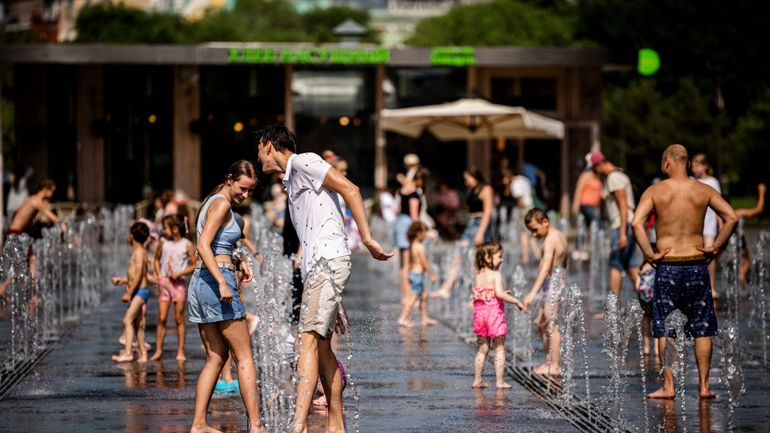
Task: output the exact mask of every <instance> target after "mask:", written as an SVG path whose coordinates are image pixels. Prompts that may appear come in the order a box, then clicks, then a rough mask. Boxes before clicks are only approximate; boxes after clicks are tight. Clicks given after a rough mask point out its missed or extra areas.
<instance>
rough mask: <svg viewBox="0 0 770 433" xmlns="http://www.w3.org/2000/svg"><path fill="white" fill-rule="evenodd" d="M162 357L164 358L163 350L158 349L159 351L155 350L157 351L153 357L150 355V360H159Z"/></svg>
mask: <svg viewBox="0 0 770 433" xmlns="http://www.w3.org/2000/svg"><path fill="white" fill-rule="evenodd" d="M161 358H163V351H162V350H158V351H156V352H155V353H154V354H153V355H152V357H150V361H158V360H160V359H161Z"/></svg>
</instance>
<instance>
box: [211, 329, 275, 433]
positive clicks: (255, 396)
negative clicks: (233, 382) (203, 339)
mask: <svg viewBox="0 0 770 433" xmlns="http://www.w3.org/2000/svg"><path fill="white" fill-rule="evenodd" d="M217 325H218V326H219V329H220V330H221V332H222V336H223V337H224V339H225V341H226V342H227V345H228V346H229V347H230V350H231V353H232V354H233V357H235V364H236V366H237V371H238V384H239V387H240V389H241V398H242V399H243V405H244V406H245V407H246V414H247V415H248V417H249V424H250V426H251V431H250V433H252V432H258V431H264V427H263V426H262V419H261V418H260V415H259V392H258V390H257V367H256V365H254V354H253V353H252V350H251V337H250V336H249V329H248V327H247V326H246V320H226V321H224V322H220V323H218V324H217ZM226 367H229V365H227V366H226Z"/></svg>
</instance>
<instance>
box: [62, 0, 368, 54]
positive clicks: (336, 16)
mask: <svg viewBox="0 0 770 433" xmlns="http://www.w3.org/2000/svg"><path fill="white" fill-rule="evenodd" d="M348 18H352V19H354V20H356V21H357V22H359V23H360V24H361V25H362V26H364V27H366V28H367V29H368V33H367V35H366V37H365V38H364V40H366V41H371V42H376V33H375V32H374V31H373V30H372V29H371V28H370V27H369V21H370V18H369V13H368V12H366V11H360V10H356V9H351V8H348V7H344V6H335V7H332V8H330V9H327V10H313V11H310V12H308V13H307V14H306V15H300V14H299V13H297V12H296V10H295V9H294V7H293V6H292V5H291V4H290V3H289V2H288V1H286V0H239V1H238V2H237V3H236V5H235V7H234V8H233V10H229V11H228V10H219V11H215V12H210V13H208V14H207V15H205V16H204V17H203V18H202V19H200V20H198V21H186V20H184V19H183V18H182V17H180V16H179V15H175V14H168V13H148V12H144V11H142V10H138V9H134V8H130V7H126V6H124V5H123V4H122V3H121V4H117V5H116V4H98V5H94V6H90V7H87V8H85V9H84V10H83V11H82V12H81V13H80V15H79V16H78V20H77V29H78V37H77V40H76V42H79V43H94V42H109V43H169V44H175V43H201V42H214V41H234V42H250V41H259V42H302V41H307V42H319V43H320V42H336V41H337V40H338V37H337V36H335V35H334V33H333V29H334V27H336V26H337V25H339V24H341V23H342V22H343V21H345V20H346V19H348Z"/></svg>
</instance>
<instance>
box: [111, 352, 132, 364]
mask: <svg viewBox="0 0 770 433" xmlns="http://www.w3.org/2000/svg"><path fill="white" fill-rule="evenodd" d="M112 360H113V361H115V362H131V361H133V360H134V354H133V353H130V354H126V353H123V352H120V353H118V354H117V355H112Z"/></svg>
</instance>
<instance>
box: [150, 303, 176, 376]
mask: <svg viewBox="0 0 770 433" xmlns="http://www.w3.org/2000/svg"><path fill="white" fill-rule="evenodd" d="M170 307H171V301H169V300H160V301H158V327H157V329H156V331H155V354H153V355H152V358H151V359H152V360H153V361H157V360H159V359H160V358H162V357H163V340H165V338H166V319H167V318H168V310H169V308H170ZM177 326H178V325H177Z"/></svg>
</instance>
